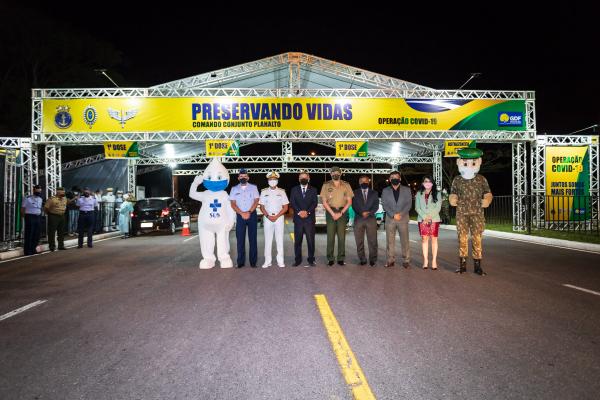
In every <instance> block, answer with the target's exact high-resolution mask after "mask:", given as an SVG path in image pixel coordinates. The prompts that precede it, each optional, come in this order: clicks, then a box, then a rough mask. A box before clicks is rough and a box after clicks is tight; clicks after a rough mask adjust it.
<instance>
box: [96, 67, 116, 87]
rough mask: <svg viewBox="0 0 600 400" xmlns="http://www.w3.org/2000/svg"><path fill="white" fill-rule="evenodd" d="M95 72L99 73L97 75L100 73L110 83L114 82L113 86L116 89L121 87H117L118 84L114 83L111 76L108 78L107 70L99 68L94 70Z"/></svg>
mask: <svg viewBox="0 0 600 400" xmlns="http://www.w3.org/2000/svg"><path fill="white" fill-rule="evenodd" d="M94 71H95V72H97V73H99V74H100V75H104V76H105V77H106V78H107V79H108V80H109V81H111V82H112V84H113V85H115V86H116V87H119V85H117V84H116V82H115V81H113V80H112V78H111V77H110V76H108V74H107V73H106V69H104V68H98V69H94Z"/></svg>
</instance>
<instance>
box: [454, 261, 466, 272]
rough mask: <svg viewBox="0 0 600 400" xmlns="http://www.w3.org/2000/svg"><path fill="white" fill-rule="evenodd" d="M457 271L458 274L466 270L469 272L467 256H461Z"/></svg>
mask: <svg viewBox="0 0 600 400" xmlns="http://www.w3.org/2000/svg"><path fill="white" fill-rule="evenodd" d="M455 272H456V273H457V274H464V273H465V272H467V259H466V258H465V257H460V259H459V263H458V269H457V270H456V271H455Z"/></svg>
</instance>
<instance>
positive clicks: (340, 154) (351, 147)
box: [335, 140, 369, 158]
mask: <svg viewBox="0 0 600 400" xmlns="http://www.w3.org/2000/svg"><path fill="white" fill-rule="evenodd" d="M335 156H336V157H337V158H365V157H368V156H369V143H368V142H366V141H364V140H358V141H356V140H354V141H347V140H338V141H336V142H335Z"/></svg>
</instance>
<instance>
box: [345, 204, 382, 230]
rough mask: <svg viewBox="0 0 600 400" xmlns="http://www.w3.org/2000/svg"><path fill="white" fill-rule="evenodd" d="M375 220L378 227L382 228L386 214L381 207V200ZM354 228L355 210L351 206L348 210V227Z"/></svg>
mask: <svg viewBox="0 0 600 400" xmlns="http://www.w3.org/2000/svg"><path fill="white" fill-rule="evenodd" d="M375 218H376V219H377V226H380V225H381V224H382V223H383V222H384V218H385V212H384V211H383V206H382V205H381V199H380V200H379V208H378V209H377V212H375ZM352 226H354V209H353V208H352V206H350V208H349V209H348V227H352Z"/></svg>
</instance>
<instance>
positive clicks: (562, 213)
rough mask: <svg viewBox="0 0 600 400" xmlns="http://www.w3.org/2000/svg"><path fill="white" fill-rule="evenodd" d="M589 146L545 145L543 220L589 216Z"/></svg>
mask: <svg viewBox="0 0 600 400" xmlns="http://www.w3.org/2000/svg"><path fill="white" fill-rule="evenodd" d="M589 194H590V169H589V155H588V146H549V147H546V196H547V197H546V220H547V221H581V220H585V219H589V217H590V211H591V207H592V206H591V204H590V198H589Z"/></svg>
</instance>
